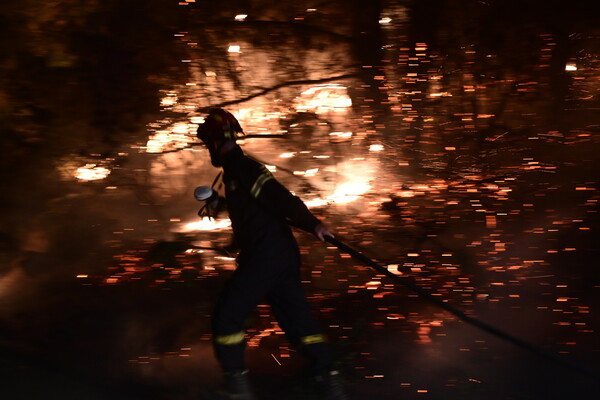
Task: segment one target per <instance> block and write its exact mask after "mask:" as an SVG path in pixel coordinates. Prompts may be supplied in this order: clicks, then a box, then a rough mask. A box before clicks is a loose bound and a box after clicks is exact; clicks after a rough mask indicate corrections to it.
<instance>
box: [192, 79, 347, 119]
mask: <svg viewBox="0 0 600 400" xmlns="http://www.w3.org/2000/svg"><path fill="white" fill-rule="evenodd" d="M357 75H358V74H356V73H352V74H344V75H338V76H332V77H329V78H322V79H302V80H297V81H288V82H284V83H280V84H277V85H275V86H273V87H270V88H266V89H263V90H261V91H260V92H257V93H254V94H251V95H249V96H246V97H244V98H241V99H237V100H231V101H225V102H222V103H219V104H213V105H211V106H206V107H200V108H198V109H196V111H197V112H207V111H208V110H210V109H211V108H215V107H227V106H230V105H232V104H240V103H244V102H246V101H249V100H252V99H254V98H256V97H259V96H263V95H265V94H267V93H270V92H273V91H275V90H278V89H281V88H282V87H287V86H295V85H313V84H319V83H326V82H332V81H337V80H341V79H348V78H352V77H355V76H357Z"/></svg>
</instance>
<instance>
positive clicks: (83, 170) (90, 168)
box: [75, 164, 110, 181]
mask: <svg viewBox="0 0 600 400" xmlns="http://www.w3.org/2000/svg"><path fill="white" fill-rule="evenodd" d="M109 174H110V170H109V169H108V168H104V167H98V166H97V165H96V164H86V165H84V166H83V167H79V168H77V171H75V178H77V179H79V180H80V181H97V180H100V179H104V178H106V177H107V176H108V175H109Z"/></svg>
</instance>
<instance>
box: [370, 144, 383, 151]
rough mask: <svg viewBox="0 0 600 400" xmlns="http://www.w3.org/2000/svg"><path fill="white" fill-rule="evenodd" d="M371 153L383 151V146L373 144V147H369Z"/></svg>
mask: <svg viewBox="0 0 600 400" xmlns="http://www.w3.org/2000/svg"><path fill="white" fill-rule="evenodd" d="M369 151H383V145H382V144H372V145H371V146H369Z"/></svg>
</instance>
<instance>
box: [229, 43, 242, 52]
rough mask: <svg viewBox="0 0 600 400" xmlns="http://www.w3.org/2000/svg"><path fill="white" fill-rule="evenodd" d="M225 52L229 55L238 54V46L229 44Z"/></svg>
mask: <svg viewBox="0 0 600 400" xmlns="http://www.w3.org/2000/svg"><path fill="white" fill-rule="evenodd" d="M227 51H228V52H229V53H239V52H240V46H238V45H235V44H230V45H229V48H228V49H227Z"/></svg>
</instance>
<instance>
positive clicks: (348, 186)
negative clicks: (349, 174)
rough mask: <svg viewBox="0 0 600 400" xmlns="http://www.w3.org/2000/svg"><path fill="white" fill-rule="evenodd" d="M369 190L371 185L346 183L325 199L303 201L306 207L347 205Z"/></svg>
mask: <svg viewBox="0 0 600 400" xmlns="http://www.w3.org/2000/svg"><path fill="white" fill-rule="evenodd" d="M369 189H371V185H369V184H368V183H365V182H346V183H342V184H341V185H339V186H338V187H337V188H336V189H335V191H334V192H333V194H331V195H330V196H327V197H326V198H325V199H320V198H316V199H312V200H308V201H305V202H304V203H305V204H306V206H307V207H320V206H324V205H327V204H331V203H337V204H347V203H350V202H352V201H354V200H357V199H358V198H359V197H360V196H361V195H362V194H364V193H366V192H368V191H369Z"/></svg>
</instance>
